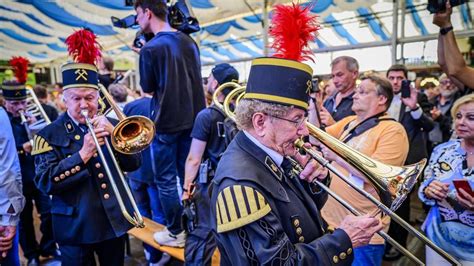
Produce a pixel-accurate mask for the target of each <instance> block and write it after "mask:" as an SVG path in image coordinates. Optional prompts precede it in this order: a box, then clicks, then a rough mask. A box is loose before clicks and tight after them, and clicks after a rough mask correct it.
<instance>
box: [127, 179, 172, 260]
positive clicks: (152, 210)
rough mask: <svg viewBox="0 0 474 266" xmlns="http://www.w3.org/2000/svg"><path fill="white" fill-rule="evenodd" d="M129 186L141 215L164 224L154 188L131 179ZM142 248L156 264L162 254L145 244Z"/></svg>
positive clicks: (156, 190) (156, 191)
mask: <svg viewBox="0 0 474 266" xmlns="http://www.w3.org/2000/svg"><path fill="white" fill-rule="evenodd" d="M129 184H130V189H131V191H132V194H133V197H134V198H135V202H136V203H137V207H138V210H139V211H140V213H141V215H143V216H144V217H147V218H150V219H152V220H153V221H155V222H157V223H160V224H165V217H164V215H163V210H162V208H161V204H160V200H159V197H158V189H157V188H156V186H155V185H149V184H147V183H145V182H140V181H138V180H133V179H129ZM143 247H144V248H145V249H146V250H147V251H148V252H149V253H150V259H149V261H150V262H151V263H156V262H158V261H159V260H160V258H161V254H162V253H161V252H160V251H159V250H157V249H155V248H154V247H152V246H150V245H148V244H145V243H143Z"/></svg>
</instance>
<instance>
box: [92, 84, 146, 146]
mask: <svg viewBox="0 0 474 266" xmlns="http://www.w3.org/2000/svg"><path fill="white" fill-rule="evenodd" d="M99 89H100V93H101V94H102V96H103V98H102V101H106V103H108V104H109V105H110V107H111V108H110V109H111V110H113V111H114V112H115V114H116V115H117V118H118V120H119V121H120V122H119V123H118V124H117V125H116V126H115V128H114V131H113V133H112V136H113V138H112V146H113V147H114V148H115V150H117V151H118V152H120V153H123V154H135V153H138V152H140V151H142V150H144V149H146V148H147V147H148V146H149V145H150V144H151V142H152V141H153V138H154V136H155V123H153V121H151V120H150V119H149V118H148V117H145V116H141V115H133V116H129V117H126V116H125V114H124V113H123V112H122V110H120V108H119V107H118V106H117V105H116V104H115V102H114V100H113V99H112V96H111V95H110V93H109V92H108V91H107V90H106V89H105V87H104V86H102V84H99ZM103 104H104V103H103ZM101 105H102V104H101ZM104 105H105V104H104ZM107 111H109V110H107Z"/></svg>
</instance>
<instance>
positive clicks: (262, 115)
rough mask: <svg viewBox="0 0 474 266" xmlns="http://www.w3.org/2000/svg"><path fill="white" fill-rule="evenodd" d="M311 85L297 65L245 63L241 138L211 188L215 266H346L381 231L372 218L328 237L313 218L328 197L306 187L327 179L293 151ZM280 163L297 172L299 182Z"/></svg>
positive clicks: (349, 220) (351, 222)
mask: <svg viewBox="0 0 474 266" xmlns="http://www.w3.org/2000/svg"><path fill="white" fill-rule="evenodd" d="M283 8H299V7H298V6H297V5H294V6H293V7H291V6H286V7H283ZM279 11H281V10H280V9H278V8H277V11H276V12H274V17H273V20H275V19H276V18H277V17H279ZM301 13H303V12H301ZM273 29H275V25H274V27H273ZM298 59H300V58H298ZM311 77H312V69H311V67H310V66H308V65H306V64H303V63H300V62H298V61H294V60H287V59H282V58H258V59H255V60H254V61H253V62H252V67H251V69H250V75H249V79H248V84H247V88H246V92H245V95H244V96H243V99H242V100H240V101H239V103H238V104H237V107H236V122H237V125H238V126H239V128H240V129H241V130H242V131H241V132H239V133H238V134H237V135H236V136H235V138H234V140H233V141H232V142H231V144H230V145H229V147H228V148H227V150H226V151H225V152H224V154H223V156H222V158H221V160H220V162H219V164H218V167H217V171H216V174H215V177H214V179H213V181H212V186H211V188H210V189H211V204H210V206H211V213H212V216H211V217H212V218H211V222H212V227H213V230H214V231H215V233H216V240H217V242H218V247H219V251H220V254H221V265H282V264H287V265H333V264H337V265H350V264H351V263H352V260H353V248H354V247H357V246H360V245H363V244H367V243H368V241H369V240H370V238H371V237H372V236H373V234H374V233H375V232H376V231H378V230H380V229H382V226H381V224H380V222H379V221H378V220H377V219H375V218H371V217H368V216H364V217H355V216H348V217H346V219H345V220H344V221H343V222H342V223H341V224H340V225H339V227H338V228H337V229H336V230H335V231H334V232H333V233H331V234H329V233H327V232H326V230H325V227H326V226H325V223H324V222H323V220H322V219H321V215H320V212H319V210H320V208H321V207H322V206H323V205H324V203H325V201H326V199H327V197H328V195H327V193H325V192H323V191H322V190H321V189H320V188H319V187H318V186H316V185H314V184H312V182H311V181H312V180H314V179H315V178H317V179H319V180H321V181H322V182H325V183H326V184H327V183H328V182H329V180H328V178H327V176H328V172H327V170H325V169H323V168H322V167H321V166H319V165H318V164H317V163H316V162H315V160H313V159H309V158H307V156H303V155H299V154H298V153H297V152H296V150H295V146H294V141H295V140H297V139H298V138H301V137H302V136H305V135H308V134H309V132H308V129H307V127H306V124H305V122H306V121H307V119H306V114H307V108H308V95H309V92H310V91H311V86H312V82H311ZM286 156H290V157H293V158H294V159H295V160H297V161H298V162H299V163H300V164H301V165H302V166H304V170H303V171H302V172H301V173H300V174H299V176H296V175H295V174H294V172H293V171H292V165H291V163H290V162H289V160H288V158H287V157H286Z"/></svg>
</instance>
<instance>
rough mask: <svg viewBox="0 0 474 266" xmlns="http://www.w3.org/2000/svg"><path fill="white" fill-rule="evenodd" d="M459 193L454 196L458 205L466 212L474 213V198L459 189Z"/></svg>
mask: <svg viewBox="0 0 474 266" xmlns="http://www.w3.org/2000/svg"><path fill="white" fill-rule="evenodd" d="M459 192H460V193H461V195H459V193H457V194H456V199H457V201H458V203H459V204H460V205H461V206H463V207H464V208H465V209H466V210H470V211H474V197H472V196H471V195H470V194H469V193H467V192H466V191H465V190H464V189H462V188H461V189H459Z"/></svg>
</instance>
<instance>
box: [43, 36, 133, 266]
mask: <svg viewBox="0 0 474 266" xmlns="http://www.w3.org/2000/svg"><path fill="white" fill-rule="evenodd" d="M74 34H76V35H74ZM74 34H73V37H71V36H70V37H69V38H68V39H69V40H70V38H72V39H74V38H81V35H82V36H87V37H88V38H89V39H91V38H95V36H94V35H93V33H91V32H89V31H87V30H80V31H78V32H76V33H74ZM78 35H79V37H78ZM66 43H68V40H66ZM76 43H77V41H76ZM68 44H69V43H68ZM69 48H70V50H73V53H74V54H84V53H83V52H78V51H77V50H80V51H82V50H81V49H83V48H81V47H79V48H77V50H74V49H71V46H70V47H69ZM88 49H94V48H88ZM98 54H99V55H100V53H98ZM77 60H80V58H79V59H77V58H76V61H77ZM95 60H96V57H94V58H92V59H91V60H89V61H86V63H68V64H66V65H64V66H63V67H62V75H63V82H64V87H63V89H64V95H63V98H64V99H63V100H64V102H65V103H66V106H67V111H66V112H65V113H64V114H62V115H61V116H60V117H59V118H58V119H57V120H56V121H54V122H53V123H51V124H50V125H48V126H47V127H45V128H44V129H43V130H41V131H40V132H39V133H38V134H37V135H36V137H35V145H34V152H35V153H36V154H37V155H36V158H35V163H36V178H35V182H36V184H37V186H38V187H39V188H40V189H41V190H42V191H44V192H46V193H48V194H50V195H52V208H51V213H52V217H53V231H54V236H55V239H56V240H57V242H58V243H59V246H60V250H61V255H62V256H61V262H62V265H95V259H94V253H95V254H96V255H97V256H98V259H99V262H100V265H114V266H116V265H123V264H124V246H125V238H124V236H125V234H126V233H127V231H128V230H129V229H130V228H131V227H132V226H131V224H130V223H129V222H127V220H126V219H125V218H124V217H123V216H122V214H121V212H120V209H119V205H118V203H117V198H116V195H115V194H114V193H113V191H112V189H111V185H110V181H109V179H110V178H115V179H116V183H117V186H118V187H119V190H121V192H122V193H123V192H124V190H123V187H122V186H121V185H122V184H121V182H119V181H118V179H117V178H116V177H117V170H116V169H115V167H114V166H113V162H112V156H115V157H116V158H117V160H118V162H119V164H120V166H121V167H122V169H123V170H124V171H132V170H135V169H137V168H138V167H139V165H140V157H139V156H136V155H124V154H120V153H115V154H113V155H112V154H109V153H108V152H107V149H106V148H105V146H103V145H102V144H104V138H110V135H111V133H112V130H113V125H112V123H111V122H110V121H109V120H107V118H105V116H103V115H98V114H97V113H98V105H99V104H98V99H99V91H98V85H97V83H98V78H97V68H96V66H95V65H94V64H93V63H94V61H95ZM84 61H85V60H84ZM84 109H85V110H87V111H88V112H89V117H90V119H91V121H92V123H93V126H94V133H95V134H96V135H97V138H98V139H99V143H100V144H101V149H102V151H103V152H104V154H105V157H106V161H107V162H103V161H102V160H101V159H100V157H99V156H97V147H96V145H95V144H94V142H93V138H92V135H91V132H89V131H88V129H87V126H86V124H85V123H86V121H85V118H84V117H83V116H82V114H81V110H84ZM104 163H107V164H108V165H109V166H110V168H111V172H112V175H113V176H107V174H106V173H105V169H104ZM122 195H125V194H122ZM128 207H129V206H128Z"/></svg>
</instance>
